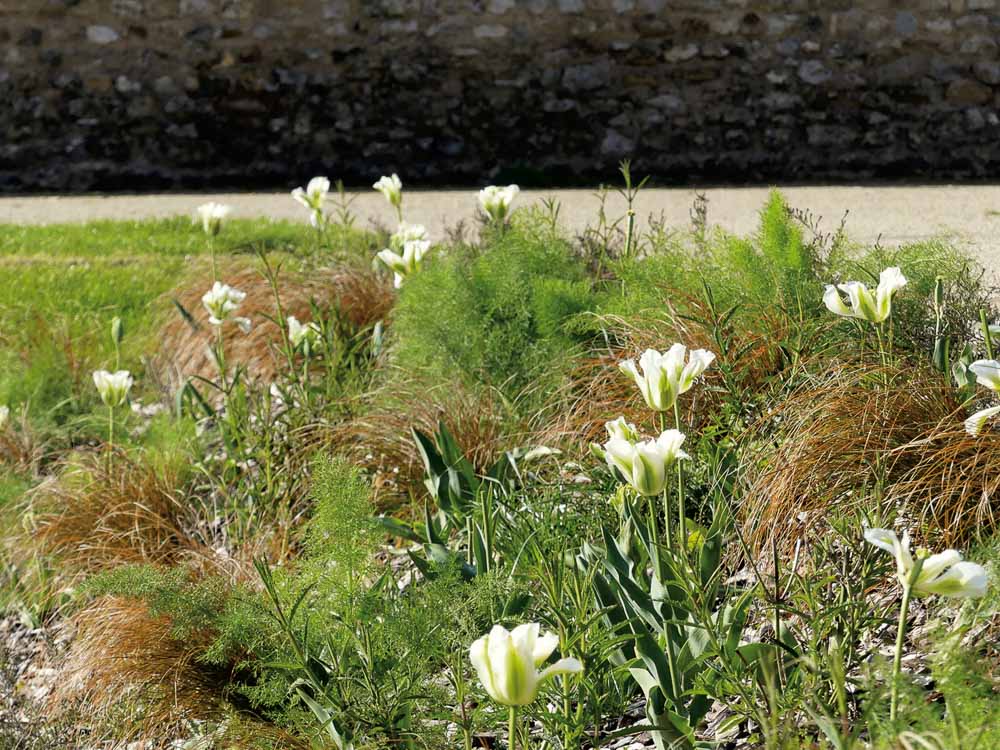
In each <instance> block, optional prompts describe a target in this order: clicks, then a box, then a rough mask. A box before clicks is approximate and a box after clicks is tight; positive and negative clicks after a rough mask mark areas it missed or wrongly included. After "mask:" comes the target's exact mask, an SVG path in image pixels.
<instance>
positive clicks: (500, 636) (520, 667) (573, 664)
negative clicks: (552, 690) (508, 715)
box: [469, 623, 583, 706]
mask: <svg viewBox="0 0 1000 750" xmlns="http://www.w3.org/2000/svg"><path fill="white" fill-rule="evenodd" d="M539 630H540V626H539V625H538V623H530V624H527V625H518V626H517V627H516V628H514V630H513V631H509V632H508V630H507V629H506V628H505V627H503V626H502V625H494V626H493V629H492V630H491V631H490V632H489V634H488V635H484V636H483V637H482V638H479V639H478V640H477V641H476V642H475V643H473V644H472V647H471V648H470V649H469V658H470V659H471V661H472V666H474V667H475V668H476V674H477V675H478V676H479V681H480V682H481V683H482V684H483V688H484V689H485V690H486V692H487V693H488V694H489V696H490V697H491V698H492V699H493V700H495V701H496V702H497V703H499V704H501V705H503V706H527V705H529V704H530V703H533V702H534V700H535V699H536V698H537V697H538V690H539V688H540V687H541V686H542V685H543V684H544V683H545V681H546V680H548V679H550V678H551V677H553V676H555V675H558V674H577V673H579V672H582V671H583V664H581V663H580V661H579V660H578V659H573V658H567V659H560V660H559V661H557V662H556V663H555V664H553V665H552V666H550V667H547V668H545V669H542V670H539V667H541V665H542V664H543V663H544V662H545V660H546V659H548V658H549V656H551V655H552V652H553V651H555V649H556V646H558V645H559V637H558V636H556V635H554V634H553V633H545V634H540V633H539Z"/></svg>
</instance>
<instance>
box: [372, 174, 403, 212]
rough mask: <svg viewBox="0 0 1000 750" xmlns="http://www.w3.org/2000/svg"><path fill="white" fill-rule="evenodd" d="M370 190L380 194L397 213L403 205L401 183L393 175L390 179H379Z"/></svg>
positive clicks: (395, 175)
mask: <svg viewBox="0 0 1000 750" xmlns="http://www.w3.org/2000/svg"><path fill="white" fill-rule="evenodd" d="M372 188H374V189H375V190H378V191H379V192H380V193H382V195H383V196H384V197H385V199H386V200H387V201H389V204H390V205H391V206H392V207H393V208H395V209H396V210H397V211H399V207H400V205H401V204H402V203H403V181H402V180H400V179H399V175H397V174H395V173H394V174H393V175H392V176H391V177H380V178H379V180H378V182H376V183H375V184H374V185H372Z"/></svg>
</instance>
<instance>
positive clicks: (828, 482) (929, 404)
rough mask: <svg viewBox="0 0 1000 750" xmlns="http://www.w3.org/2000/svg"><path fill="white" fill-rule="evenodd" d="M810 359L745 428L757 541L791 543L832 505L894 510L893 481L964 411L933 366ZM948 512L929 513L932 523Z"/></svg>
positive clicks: (746, 498) (749, 504)
mask: <svg viewBox="0 0 1000 750" xmlns="http://www.w3.org/2000/svg"><path fill="white" fill-rule="evenodd" d="M807 366H808V369H809V371H810V372H812V373H814V374H813V375H812V376H811V377H810V378H809V379H808V380H807V381H806V382H805V383H803V384H802V385H801V386H799V387H798V388H796V389H795V390H794V391H792V392H791V393H790V394H789V395H788V396H787V397H785V398H784V399H782V400H780V401H779V402H778V403H776V404H775V405H774V407H773V408H772V409H771V410H770V411H769V412H768V413H767V414H765V415H764V416H763V417H762V418H761V419H760V420H758V422H757V423H756V424H755V425H754V426H753V427H752V428H751V430H750V432H748V433H747V435H746V436H745V440H746V443H745V445H746V446H747V447H746V448H745V449H744V451H743V456H744V457H743V461H744V465H743V469H742V477H741V483H742V485H743V488H744V492H743V502H742V505H741V509H740V510H741V512H742V514H743V516H744V518H745V519H746V522H747V525H748V532H747V533H748V536H749V538H750V540H751V541H752V542H753V544H754V545H755V546H757V547H762V546H765V545H767V544H768V543H770V542H771V541H773V540H777V541H782V542H784V541H787V540H788V539H790V538H792V537H794V536H796V535H797V534H798V533H799V532H800V530H801V528H802V525H803V524H805V525H808V524H809V523H811V522H812V521H813V520H819V519H821V518H824V517H826V516H827V514H829V513H832V512H836V513H852V512H857V513H862V514H863V513H865V512H872V511H878V512H880V513H881V515H882V516H883V517H886V516H891V515H894V514H895V512H896V510H897V508H896V505H897V503H896V490H895V488H894V486H895V483H896V482H900V481H902V480H903V479H904V478H905V477H907V476H910V475H911V473H912V471H914V470H915V467H916V466H918V465H919V464H920V462H921V457H920V455H919V453H918V452H917V450H915V448H916V446H918V445H920V444H921V443H926V442H927V441H928V439H929V438H930V437H931V436H932V435H934V434H935V432H937V431H938V430H940V429H941V426H942V425H947V424H949V423H951V422H955V423H956V424H957V426H958V427H959V428H960V427H961V424H962V419H963V418H964V411H963V410H962V408H961V403H960V402H959V400H958V398H957V397H956V393H955V390H954V388H952V387H951V385H950V384H949V383H948V382H947V381H946V380H945V379H944V378H943V377H942V376H941V375H940V373H937V372H936V371H933V370H931V368H930V367H929V366H928V365H919V364H905V363H898V364H886V365H876V364H873V363H871V362H868V361H865V360H854V361H851V360H830V359H824V360H820V361H814V362H810V363H808V365H807ZM952 481H953V480H952ZM946 496H947V495H946ZM911 512H913V513H918V512H919V509H918V508H914V509H912V511H911ZM803 514H804V515H803ZM949 517H950V516H949V515H948V514H947V513H935V517H934V518H933V519H932V518H927V520H928V522H931V525H932V527H931V529H930V531H931V532H932V533H933V532H935V531H939V530H940V528H939V523H940V522H943V521H945V520H946V519H947V518H949Z"/></svg>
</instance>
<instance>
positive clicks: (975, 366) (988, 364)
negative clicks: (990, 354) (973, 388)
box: [969, 359, 1000, 391]
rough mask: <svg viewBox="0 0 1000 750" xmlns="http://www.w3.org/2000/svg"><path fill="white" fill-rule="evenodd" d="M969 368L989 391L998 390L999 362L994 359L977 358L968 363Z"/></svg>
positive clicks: (999, 378)
mask: <svg viewBox="0 0 1000 750" xmlns="http://www.w3.org/2000/svg"><path fill="white" fill-rule="evenodd" d="M969 369H970V370H972V372H973V374H974V375H975V376H976V381H977V382H978V383H979V384H980V385H985V386H986V387H987V388H989V389H990V390H991V391H1000V362H997V361H996V360H995V359H977V360H976V361H975V362H973V363H972V364H971V365H969Z"/></svg>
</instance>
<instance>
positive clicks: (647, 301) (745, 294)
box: [604, 190, 822, 320]
mask: <svg viewBox="0 0 1000 750" xmlns="http://www.w3.org/2000/svg"><path fill="white" fill-rule="evenodd" d="M656 237H657V239H656V242H654V243H653V244H652V245H651V246H650V247H649V249H648V251H647V253H646V254H645V255H644V256H640V257H637V258H627V259H624V260H622V261H620V262H619V263H618V264H617V266H616V268H615V272H616V274H617V275H618V276H619V277H620V278H621V282H622V283H621V287H620V288H615V289H612V290H610V292H609V294H608V296H607V297H606V299H605V309H604V311H605V312H609V313H612V314H618V315H622V316H624V317H626V318H630V319H638V320H642V319H645V318H647V317H648V316H649V314H650V313H655V314H661V313H662V309H663V305H664V304H665V303H670V304H674V305H678V304H679V305H681V306H683V305H684V304H685V303H686V302H687V301H689V300H690V299H694V298H699V299H700V298H701V297H702V296H703V293H704V286H705V284H706V283H707V284H709V285H710V286H711V288H712V292H713V294H714V296H715V300H716V303H717V304H718V305H719V307H720V308H722V309H726V308H728V307H730V306H732V305H735V304H739V305H741V306H743V307H744V308H749V309H751V310H753V309H760V308H775V307H780V308H784V309H787V310H796V311H797V310H798V308H799V307H800V306H801V307H804V308H806V309H810V310H812V311H814V312H817V313H818V311H819V309H820V308H821V307H822V301H821V296H822V287H821V286H820V282H819V279H818V277H817V272H818V265H819V258H818V257H817V255H818V252H817V250H816V247H815V246H814V245H813V244H811V243H809V242H807V241H806V238H805V234H804V232H803V228H802V226H801V225H800V224H799V222H798V221H797V220H796V218H795V217H794V216H793V215H792V212H791V210H790V209H789V206H788V204H787V202H786V201H785V199H784V197H783V196H782V195H781V193H779V192H778V191H776V190H774V191H772V192H771V194H770V196H769V197H768V201H767V204H766V205H765V206H764V208H763V209H762V210H761V212H760V224H759V226H758V229H757V231H756V232H755V233H754V234H753V235H750V236H747V237H738V236H735V235H731V234H729V233H727V232H724V231H722V230H716V231H714V232H710V233H708V234H707V235H706V236H705V237H704V238H703V240H702V241H700V242H699V243H697V247H691V246H690V245H689V244H687V243H685V242H684V241H683V238H680V237H678V236H677V235H657V236H656Z"/></svg>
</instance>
